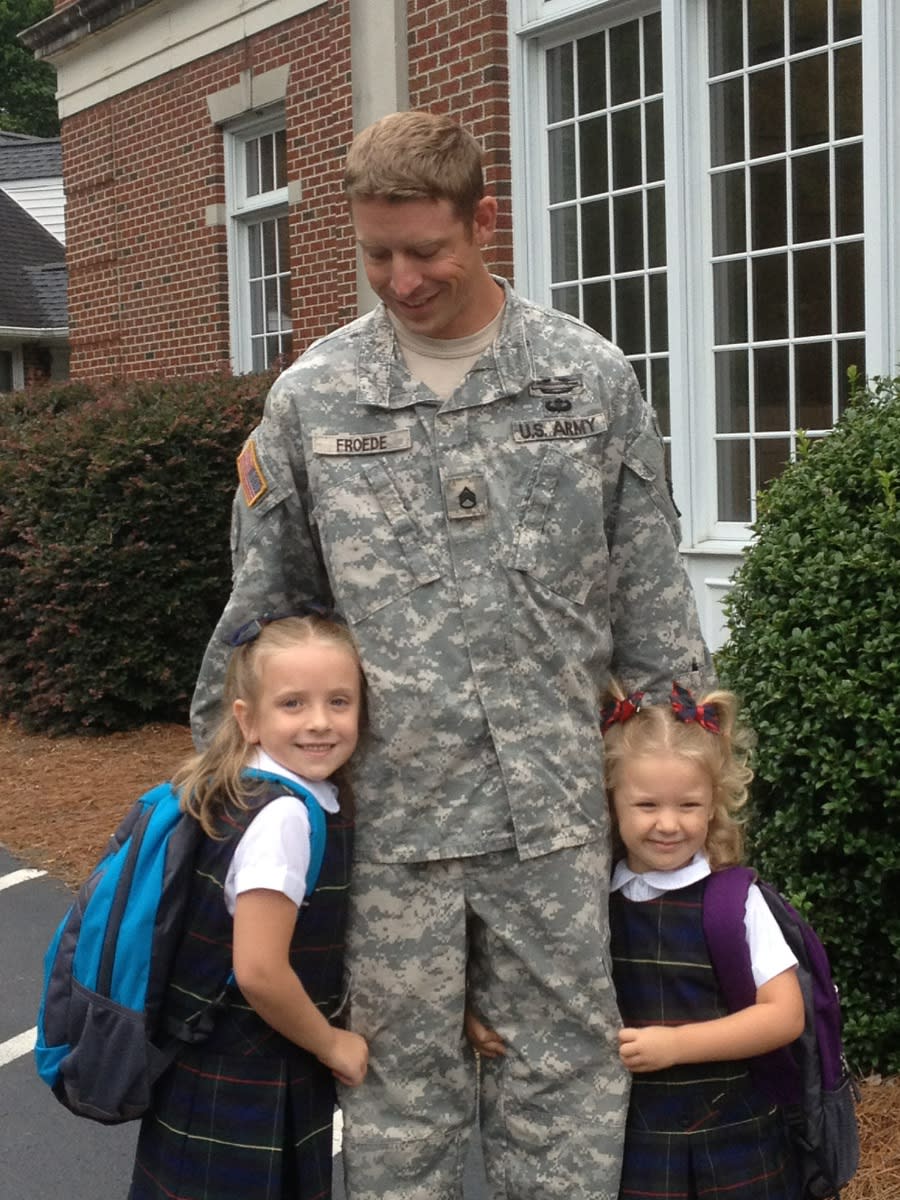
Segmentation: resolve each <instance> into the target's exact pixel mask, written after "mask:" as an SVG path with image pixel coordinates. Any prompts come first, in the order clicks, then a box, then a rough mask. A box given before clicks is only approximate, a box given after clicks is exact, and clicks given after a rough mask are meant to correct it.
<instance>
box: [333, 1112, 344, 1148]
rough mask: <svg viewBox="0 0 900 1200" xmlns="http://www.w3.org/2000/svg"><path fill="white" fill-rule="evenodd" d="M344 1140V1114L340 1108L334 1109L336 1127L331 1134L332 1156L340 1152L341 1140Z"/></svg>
mask: <svg viewBox="0 0 900 1200" xmlns="http://www.w3.org/2000/svg"><path fill="white" fill-rule="evenodd" d="M343 1140H344V1114H343V1113H342V1112H341V1110H340V1109H339V1108H336V1109H335V1110H334V1129H333V1131H332V1135H331V1156H332V1158H333V1157H334V1156H335V1154H340V1152H341V1142H342V1141H343Z"/></svg>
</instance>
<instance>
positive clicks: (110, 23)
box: [22, 0, 325, 118]
mask: <svg viewBox="0 0 900 1200" xmlns="http://www.w3.org/2000/svg"><path fill="white" fill-rule="evenodd" d="M323 3H325V0H191V3H190V4H185V3H184V0H78V2H77V3H76V4H73V5H70V6H69V7H67V8H64V9H60V11H59V12H58V13H54V14H53V16H52V17H48V18H47V20H46V21H42V22H40V23H39V24H37V25H34V26H32V27H31V29H27V30H26V31H25V33H24V34H23V35H22V40H23V41H24V42H25V44H26V45H28V47H29V49H31V50H33V51H34V52H35V54H36V56H37V57H38V58H42V59H45V60H47V61H48V62H51V63H52V64H53V66H54V67H55V68H56V81H57V99H58V102H59V114H60V116H61V117H63V118H65V117H69V116H73V115H74V114H75V113H78V112H82V111H84V110H85V109H88V108H93V107H94V106H95V105H97V104H102V103H103V102H104V101H106V100H109V99H112V98H113V97H114V96H118V95H121V94H122V93H123V92H126V91H129V90H130V89H132V88H135V87H140V86H141V85H142V84H144V83H147V82H149V81H150V80H152V79H157V78H159V76H161V75H165V74H168V73H169V72H170V71H176V70H179V69H180V68H182V67H184V66H187V65H188V64H190V63H193V62H196V61H197V60H198V59H200V58H204V57H206V56H207V55H210V54H215V53H217V52H218V51H220V50H223V49H225V48H227V47H229V46H232V45H234V44H235V43H236V42H240V41H242V40H243V39H244V38H248V37H252V36H253V35H254V34H257V33H261V32H264V31H265V30H267V29H270V28H271V27H272V26H273V25H277V24H280V23H281V22H283V21H289V20H291V19H293V18H295V17H298V16H300V15H301V14H302V13H304V12H308V11H309V10H311V9H313V8H318V7H319V6H320V5H321V4H323ZM269 75H271V76H272V80H271V81H269V82H270V83H271V85H272V86H276V87H277V86H278V84H277V80H278V79H279V76H278V74H277V72H265V74H264V76H263V77H262V78H263V79H265V77H266V76H269ZM226 90H227V89H226ZM260 94H261V96H262V102H263V103H272V102H273V99H272V98H268V99H267V98H266V97H267V96H268V95H269V93H268V91H267V84H265V83H264V84H263V85H262V91H261V93H260ZM275 98H277V97H275ZM254 99H255V100H256V101H257V102H259V97H257V96H255V97H254ZM242 111H246V110H242Z"/></svg>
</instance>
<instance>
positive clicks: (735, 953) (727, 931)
mask: <svg viewBox="0 0 900 1200" xmlns="http://www.w3.org/2000/svg"><path fill="white" fill-rule="evenodd" d="M755 882H756V872H755V871H754V870H752V869H751V868H750V867H725V868H724V869H723V870H721V871H713V873H712V874H711V875H710V876H709V878H708V879H707V881H706V889H705V891H704V893H703V934H704V937H705V938H706V945H707V948H708V949H709V956H710V959H711V960H712V965H713V970H714V971H715V973H716V981H717V982H718V984H719V989H720V991H721V992H722V995H723V997H724V998H725V1003H726V1004H727V1006H728V1009H729V1011H730V1012H739V1011H740V1010H741V1009H742V1008H749V1006H750V1005H751V1004H753V1003H755V1001H756V984H755V983H754V981H753V968H752V967H751V965H750V948H749V946H748V945H747V937H746V934H745V932H744V913H745V912H746V910H747V894H748V892H749V891H750V884H751V883H755Z"/></svg>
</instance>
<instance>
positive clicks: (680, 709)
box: [670, 683, 722, 733]
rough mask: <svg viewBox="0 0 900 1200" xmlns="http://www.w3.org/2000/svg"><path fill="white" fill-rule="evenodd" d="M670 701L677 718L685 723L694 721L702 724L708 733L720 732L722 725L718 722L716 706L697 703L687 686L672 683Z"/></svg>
mask: <svg viewBox="0 0 900 1200" xmlns="http://www.w3.org/2000/svg"><path fill="white" fill-rule="evenodd" d="M670 703H671V705H672V711H673V712H674V713H675V717H676V719H677V720H679V721H684V722H685V723H687V722H690V721H696V723H697V724H698V725H702V726H703V728H704V729H708V730H709V732H710V733H721V731H722V727H721V725H720V723H719V713H718V710H717V708H716V706H715V705H714V704H698V703H697V702H696V700H695V699H694V697H693V696H692V695H691V693H690V692H689V691H688V690H687V688H685V687H682V686H681V684H679V683H673V684H672V698H671V701H670Z"/></svg>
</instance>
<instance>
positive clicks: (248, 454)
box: [237, 438, 269, 508]
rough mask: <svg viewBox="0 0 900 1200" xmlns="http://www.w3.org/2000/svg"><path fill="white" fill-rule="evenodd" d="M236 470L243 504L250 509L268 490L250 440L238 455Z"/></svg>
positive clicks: (253, 445) (254, 448)
mask: <svg viewBox="0 0 900 1200" xmlns="http://www.w3.org/2000/svg"><path fill="white" fill-rule="evenodd" d="M237 468H238V479H239V480H240V481H241V491H242V492H243V494H244V503H245V504H246V505H247V507H248V508H252V507H253V505H254V504H256V503H258V501H260V500H261V499H262V498H263V496H264V495H265V494H266V492H267V491H268V490H269V484H268V481H267V480H266V477H265V475H264V474H263V471H262V467H261V466H260V465H259V459H258V458H257V456H256V446H255V444H254V442H253V439H252V438H251V439H250V440H249V441H248V442H246V443H245V445H244V448H243V450H242V451H241V452H240V454H239V455H238V459H237Z"/></svg>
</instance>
